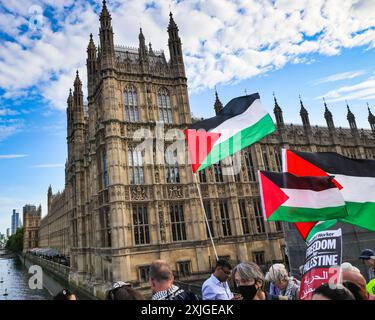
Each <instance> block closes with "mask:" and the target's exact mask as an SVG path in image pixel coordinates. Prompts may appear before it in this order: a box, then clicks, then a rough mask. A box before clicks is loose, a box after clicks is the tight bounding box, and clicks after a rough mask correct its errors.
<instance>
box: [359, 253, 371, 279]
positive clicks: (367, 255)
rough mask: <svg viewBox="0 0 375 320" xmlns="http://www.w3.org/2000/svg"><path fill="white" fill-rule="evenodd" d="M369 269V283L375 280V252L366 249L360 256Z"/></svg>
mask: <svg viewBox="0 0 375 320" xmlns="http://www.w3.org/2000/svg"><path fill="white" fill-rule="evenodd" d="M359 259H361V260H362V261H363V262H364V263H365V265H366V266H367V267H368V281H371V280H372V279H375V252H374V251H373V250H371V249H365V250H363V251H362V253H361V255H360V256H359Z"/></svg>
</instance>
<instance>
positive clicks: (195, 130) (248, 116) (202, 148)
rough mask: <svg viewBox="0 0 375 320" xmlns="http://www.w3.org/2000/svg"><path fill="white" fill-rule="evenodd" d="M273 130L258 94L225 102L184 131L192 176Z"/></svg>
mask: <svg viewBox="0 0 375 320" xmlns="http://www.w3.org/2000/svg"><path fill="white" fill-rule="evenodd" d="M275 130H276V128H275V125H274V123H273V120H272V118H271V116H270V115H269V114H268V113H267V111H266V110H265V109H264V108H263V106H262V104H261V102H260V97H259V94H258V93H254V94H251V95H246V96H243V97H237V98H234V99H232V100H231V101H229V102H228V103H227V104H226V105H225V107H224V108H223V109H222V110H221V111H220V112H219V113H218V114H217V115H216V116H215V117H212V118H209V119H205V120H202V121H199V122H196V123H193V124H192V125H191V126H190V127H189V128H188V129H186V130H185V138H186V141H187V144H188V149H189V153H190V160H191V163H192V169H193V172H197V171H199V170H202V169H204V168H206V167H208V166H210V165H212V164H214V163H216V162H219V161H220V160H222V159H224V158H226V157H228V156H231V155H232V154H234V153H236V152H237V151H240V150H242V149H243V148H246V147H248V146H250V145H252V144H253V143H255V142H257V141H259V140H260V139H262V138H264V137H265V136H267V135H268V134H270V133H272V132H274V131H275Z"/></svg>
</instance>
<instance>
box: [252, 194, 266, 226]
mask: <svg viewBox="0 0 375 320" xmlns="http://www.w3.org/2000/svg"><path fill="white" fill-rule="evenodd" d="M253 208H254V215H255V223H256V228H257V232H258V233H265V232H266V226H265V225H264V219H263V215H262V210H261V208H260V200H259V199H255V200H254V201H253Z"/></svg>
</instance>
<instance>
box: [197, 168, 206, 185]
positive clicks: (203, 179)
mask: <svg viewBox="0 0 375 320" xmlns="http://www.w3.org/2000/svg"><path fill="white" fill-rule="evenodd" d="M198 173H199V181H200V182H201V183H206V182H207V175H206V169H203V170H200V171H198Z"/></svg>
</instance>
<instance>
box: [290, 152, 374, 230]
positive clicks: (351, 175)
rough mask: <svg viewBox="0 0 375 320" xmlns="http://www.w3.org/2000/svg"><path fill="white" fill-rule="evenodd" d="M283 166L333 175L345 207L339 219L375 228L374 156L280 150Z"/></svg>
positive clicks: (305, 173) (308, 173) (306, 173)
mask: <svg viewBox="0 0 375 320" xmlns="http://www.w3.org/2000/svg"><path fill="white" fill-rule="evenodd" d="M283 166H284V171H286V172H289V173H292V174H295V175H298V176H328V175H333V176H334V180H333V182H334V183H335V184H336V185H337V186H338V188H339V189H340V193H341V194H342V196H343V198H344V200H345V204H346V208H347V211H348V216H347V217H345V218H340V221H343V222H347V223H351V224H354V225H357V226H359V227H362V228H365V229H368V230H371V231H375V160H366V159H350V158H347V157H344V156H342V155H340V154H337V153H333V152H317V153H308V152H300V151H291V150H283ZM313 226H314V225H313Z"/></svg>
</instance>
